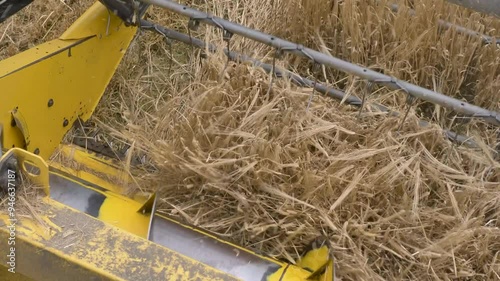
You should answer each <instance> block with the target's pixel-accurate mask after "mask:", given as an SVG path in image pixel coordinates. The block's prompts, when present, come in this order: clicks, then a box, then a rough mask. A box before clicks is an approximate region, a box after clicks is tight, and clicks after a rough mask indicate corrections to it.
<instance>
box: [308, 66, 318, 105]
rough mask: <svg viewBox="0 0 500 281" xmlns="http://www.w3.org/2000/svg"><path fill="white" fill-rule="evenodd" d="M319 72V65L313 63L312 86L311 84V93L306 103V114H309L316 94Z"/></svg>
mask: <svg viewBox="0 0 500 281" xmlns="http://www.w3.org/2000/svg"><path fill="white" fill-rule="evenodd" d="M320 70H321V64H319V63H316V62H314V65H313V75H314V84H313V89H312V93H311V95H310V96H309V101H308V102H307V107H306V112H309V107H311V103H312V100H313V97H314V93H315V92H316V85H317V84H318V72H319V71H320Z"/></svg>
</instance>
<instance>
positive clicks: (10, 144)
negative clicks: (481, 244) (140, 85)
mask: <svg viewBox="0 0 500 281" xmlns="http://www.w3.org/2000/svg"><path fill="white" fill-rule="evenodd" d="M29 2H31V1H19V2H18V1H0V7H2V10H0V11H2V13H0V14H2V18H1V20H0V22H1V21H3V20H4V19H5V18H6V17H7V16H8V15H10V14H13V13H14V12H16V11H18V10H20V9H21V8H22V7H23V6H24V5H27V4H29ZM102 2H103V3H105V4H106V6H105V5H103V4H102V3H100V2H97V3H95V4H94V5H93V6H92V7H91V8H90V9H88V10H87V11H86V12H85V14H83V15H82V16H81V17H80V18H79V19H78V20H77V21H76V22H75V23H74V24H73V25H72V26H71V27H70V28H69V29H68V30H67V31H66V32H65V33H64V34H62V35H61V36H60V37H59V38H58V39H56V40H53V41H50V42H46V43H44V44H41V45H38V46H36V47H34V48H31V49H29V50H27V51H25V52H23V53H20V54H18V55H16V56H13V57H11V58H8V59H6V60H3V61H1V62H0V89H1V92H0V125H1V126H0V135H1V136H2V137H1V138H0V140H1V143H0V146H1V147H2V153H1V154H0V155H1V160H0V186H1V188H2V196H3V198H4V200H5V202H6V204H5V206H4V209H3V210H2V212H1V215H0V218H1V220H0V223H1V224H2V227H1V231H0V253H1V254H2V257H3V258H2V267H1V268H2V270H1V273H0V280H51V281H52V280H249V281H264V280H269V281H287V280H333V261H332V260H331V259H330V256H331V255H330V253H329V248H328V246H327V245H326V244H325V243H321V241H317V243H316V244H317V245H316V246H314V247H312V248H311V250H310V251H308V252H307V253H306V254H305V255H304V256H303V258H302V259H301V260H300V262H299V263H298V264H295V265H293V264H288V263H285V262H281V261H278V260H275V259H272V258H269V257H265V256H262V255H259V254H256V253H254V252H252V251H250V250H247V249H244V248H242V247H239V246H237V245H233V244H231V243H228V242H226V241H224V240H221V239H219V238H217V237H216V236H214V235H212V234H210V233H207V232H206V231H203V230H201V229H197V228H196V227H194V226H190V225H185V224H182V223H180V222H178V221H176V220H174V219H172V218H169V217H166V216H162V215H159V214H157V213H156V212H155V207H156V197H155V194H143V195H141V196H135V197H134V198H129V197H126V196H124V195H123V194H124V190H125V188H126V187H127V185H128V184H129V181H130V179H129V178H128V174H127V173H126V172H125V171H122V170H121V169H120V168H118V166H117V165H115V164H114V162H113V161H112V160H110V159H105V158H104V157H102V156H100V155H97V154H94V153H91V152H88V151H87V150H85V149H83V148H81V147H78V146H74V145H61V144H60V143H61V141H62V139H63V137H64V136H65V134H66V133H67V132H68V131H69V130H70V128H72V126H73V124H74V123H75V122H80V121H85V120H87V119H88V118H89V117H90V116H91V115H92V113H93V111H94V109H95V107H96V106H97V104H98V102H99V100H100V98H101V96H102V95H103V93H104V91H105V89H106V87H107V85H108V83H109V81H110V80H111V78H112V76H113V74H114V72H115V70H116V68H117V66H118V65H119V63H120V61H121V60H122V58H123V56H124V54H125V53H126V51H127V48H128V47H129V44H130V42H131V41H132V39H133V38H134V36H135V34H136V31H137V27H136V26H134V23H135V21H134V20H131V21H130V22H126V21H125V22H124V20H123V18H120V17H119V16H117V14H120V13H123V10H120V9H121V8H123V7H126V6H124V4H123V3H122V2H121V1H102ZM9 3H10V4H9ZM2 5H3V6H2ZM16 5H17V6H16ZM5 7H7V8H5ZM108 8H109V9H110V10H111V11H113V13H109V12H108ZM146 8H147V5H140V6H139V7H138V9H137V11H135V12H138V13H139V14H141V13H143V12H144V11H145V9H146ZM125 12H126V11H125ZM56 151H57V153H58V154H59V157H58V159H59V158H61V157H62V158H64V159H65V160H64V161H62V162H64V163H62V162H57V161H55V160H51V161H49V159H50V158H51V156H53V155H54V153H55V152H56ZM61 155H62V156H61ZM68 163H71V165H68ZM28 182H29V183H30V184H31V185H27V183H28ZM23 188H24V190H25V191H26V189H34V190H39V191H40V192H42V193H43V196H41V199H37V202H36V205H37V213H40V214H41V215H40V216H39V217H37V218H28V217H26V216H19V215H17V212H18V211H19V210H18V206H19V205H20V203H22V202H19V200H20V199H19V198H18V196H17V193H18V192H20V191H21V190H22V189H23ZM34 190H28V191H34ZM31 203H32V204H35V202H31Z"/></svg>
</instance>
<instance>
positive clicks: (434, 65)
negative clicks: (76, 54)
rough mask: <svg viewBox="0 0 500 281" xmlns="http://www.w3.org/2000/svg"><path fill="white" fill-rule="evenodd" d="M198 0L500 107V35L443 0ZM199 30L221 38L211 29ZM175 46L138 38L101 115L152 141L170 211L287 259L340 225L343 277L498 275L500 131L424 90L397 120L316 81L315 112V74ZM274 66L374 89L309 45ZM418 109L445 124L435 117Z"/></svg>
mask: <svg viewBox="0 0 500 281" xmlns="http://www.w3.org/2000/svg"><path fill="white" fill-rule="evenodd" d="M195 2H196V3H192V2H190V3H189V4H192V5H195V6H196V7H198V8H200V9H202V10H207V11H211V12H213V13H214V14H216V15H224V16H226V17H228V18H229V19H231V20H233V21H236V22H239V23H242V24H244V25H246V26H249V27H252V28H255V29H260V30H264V31H266V32H270V33H273V34H275V35H278V36H281V37H284V38H287V39H289V40H292V41H295V42H300V43H302V44H304V45H307V46H309V47H313V48H316V49H320V50H322V51H324V52H326V53H330V54H332V55H334V56H337V57H341V58H343V59H347V60H350V61H353V62H356V63H360V64H364V65H367V66H369V67H371V68H374V69H377V70H379V71H382V72H384V73H386V74H389V75H393V76H396V77H398V78H401V79H406V80H409V81H411V82H413V83H415V84H418V85H421V86H424V87H428V88H431V89H434V90H436V91H440V92H443V93H446V94H448V95H451V96H454V97H456V98H460V99H464V100H467V101H469V102H471V103H474V104H477V105H480V106H483V107H487V108H489V109H492V110H497V111H498V110H499V105H500V95H499V92H500V69H499V62H500V48H497V47H495V46H484V45H482V44H481V42H480V40H477V39H474V38H468V37H465V36H462V35H459V34H457V33H456V32H454V31H452V30H448V31H439V30H438V28H437V25H436V22H437V20H438V19H443V20H448V21H451V22H453V23H458V24H460V25H463V26H466V27H468V28H471V29H474V30H478V31H482V32H484V33H486V34H488V35H491V36H500V33H499V31H498V30H500V21H498V20H495V19H493V18H490V17H485V16H482V15H479V14H477V13H473V12H470V11H466V10H464V9H461V8H458V7H455V6H451V5H449V4H445V3H444V2H443V1H435V0H425V1H415V3H414V8H415V10H416V11H417V15H416V16H410V15H409V13H408V12H407V11H406V10H404V9H403V10H402V11H401V12H400V13H397V14H395V13H393V12H391V11H390V10H389V9H388V8H387V7H386V6H384V5H382V4H384V3H385V2H386V1H354V0H345V1H330V0H315V1H310V0H287V1H284V0H275V1H271V0H239V1H220V0H213V1H195ZM377 3H378V4H377ZM80 4H81V3H80ZM80 4H79V5H80ZM399 4H401V6H404V3H403V2H402V1H399ZM51 5H53V6H54V9H56V8H57V9H59V11H64V12H67V11H68V9H69V8H67V7H65V6H64V5H62V4H61V3H60V2H58V1H51ZM71 7H72V8H74V9H76V8H75V7H76V4H72V5H71ZM37 8H41V7H40V6H35V7H33V8H30V9H31V10H27V11H26V12H25V14H30V13H31V15H34V14H36V13H35V12H36V9H37ZM79 8H82V7H79ZM80 11H81V9H80ZM41 13H43V15H45V16H47V14H48V13H49V12H48V11H45V12H41ZM72 15H73V14H72ZM74 15H78V13H77V12H74ZM39 17H40V16H39ZM149 17H150V19H152V20H153V21H156V22H159V23H162V24H165V25H168V26H169V27H173V28H177V29H179V30H182V31H185V30H186V29H185V28H186V25H187V21H186V19H183V18H181V17H179V16H175V15H172V14H170V13H168V12H165V11H161V10H159V9H152V10H150V12H149ZM17 20H19V18H18V19H17ZM15 21H16V19H14V22H15ZM54 26H57V27H58V28H59V27H60V26H58V25H57V24H56V25H54ZM15 28H17V27H15V26H11V27H8V28H7V29H5V28H4V35H5V34H7V35H8V36H9V38H14V37H15V36H14V35H19V34H11V33H12V30H14V29H15ZM51 32H52V31H50V32H49V33H46V34H52V33H51ZM40 34H43V32H41V33H40ZM193 34H195V33H193ZM7 35H5V36H7ZM56 35H57V34H56ZM195 35H196V36H198V37H200V38H204V39H205V40H206V41H207V42H211V43H214V44H217V45H218V46H219V47H220V48H222V47H223V46H225V45H224V43H223V42H222V40H221V34H220V33H218V32H216V31H214V29H213V28H209V27H208V28H204V27H203V28H201V29H200V30H199V31H198V32H196V34H195ZM19 38H21V39H19V40H25V38H23V37H22V36H21V35H20V37H19ZM12 41H13V42H17V41H16V40H14V39H13V40H12ZM32 43H34V42H31V41H30V43H29V44H32ZM0 44H7V45H9V46H15V47H19V46H18V45H15V44H11V43H9V42H7V43H5V39H4V40H3V41H0ZM13 48H14V47H13ZM232 48H234V50H238V51H242V52H245V53H247V54H249V55H252V56H254V57H256V58H260V59H265V60H266V61H271V59H270V58H269V56H270V54H272V53H273V52H274V51H273V50H271V49H269V48H267V47H263V46H261V45H259V44H256V43H252V42H249V41H248V40H245V39H241V38H238V37H235V38H234V39H233V41H232ZM173 50H174V52H173V55H172V57H173V60H172V62H170V60H169V57H170V53H169V47H168V45H166V44H165V42H164V41H163V39H162V38H161V37H160V36H157V35H154V34H146V33H144V34H142V35H140V36H139V37H138V39H137V40H136V41H135V42H134V43H133V44H132V47H131V49H130V50H129V52H128V54H127V57H126V59H125V61H124V62H123V63H122V65H121V66H120V69H119V71H118V73H117V75H116V76H115V78H114V79H113V82H112V83H111V85H110V87H109V89H108V92H107V93H106V95H105V96H104V97H103V99H102V101H101V104H100V106H99V108H98V110H97V112H96V115H95V118H94V121H95V123H96V124H97V127H98V130H100V132H101V137H102V138H107V139H108V140H111V139H112V140H113V142H114V143H118V144H119V145H118V146H121V144H128V145H132V147H133V151H134V153H136V154H138V155H146V162H147V163H146V166H147V167H148V168H149V170H148V171H150V170H151V168H152V169H153V170H154V172H151V171H150V172H142V173H140V172H137V179H138V181H139V182H140V183H141V184H142V188H143V189H150V190H156V191H158V192H159V193H160V195H161V198H162V200H161V206H160V211H161V212H164V213H167V214H169V215H173V216H176V217H178V218H180V219H182V220H185V221H187V222H189V223H193V224H195V225H197V226H201V227H203V228H205V229H208V230H210V231H213V232H215V233H217V234H219V235H221V236H223V237H225V238H227V239H229V240H231V241H234V242H237V243H240V244H242V245H245V246H247V247H251V248H253V249H256V250H258V251H260V252H262V253H266V254H269V255H272V256H275V257H278V258H284V259H288V260H290V261H293V260H295V259H296V258H297V257H298V255H299V254H300V252H301V249H302V247H303V246H304V245H305V244H307V243H308V242H309V241H310V240H312V239H313V238H315V237H316V236H320V235H323V236H326V237H328V238H329V239H330V241H331V244H332V245H333V251H334V253H333V254H334V257H335V259H336V265H337V275H338V277H339V278H342V280H417V279H418V280H420V279H423V280H452V279H453V280H499V279H500V256H499V255H500V254H499V253H500V239H499V238H500V228H499V227H500V221H499V215H500V208H499V206H500V205H499V204H500V164H499V162H498V159H497V160H495V157H496V155H495V151H494V148H495V145H496V142H498V140H497V134H498V130H497V129H496V128H491V127H488V126H485V125H484V124H481V123H480V122H479V121H476V120H472V121H470V120H468V119H465V120H466V121H457V120H464V119H463V118H456V117H457V116H455V115H454V114H453V113H450V112H448V111H446V110H445V109H443V108H439V107H437V106H434V105H429V104H426V103H423V102H419V104H418V106H417V107H415V108H413V109H412V110H411V111H410V114H409V117H408V118H407V120H406V122H405V123H404V124H403V126H401V128H400V129H399V126H400V123H401V121H402V120H401V118H394V117H389V116H386V115H383V114H380V113H376V112H369V111H365V112H364V113H363V114H362V115H361V117H358V111H357V109H356V108H352V107H350V106H346V105H344V104H341V103H339V102H338V101H333V100H330V99H328V98H325V97H321V96H319V95H316V96H315V97H314V99H313V103H312V105H311V107H310V108H309V109H308V110H307V109H306V106H307V102H308V99H309V96H310V94H311V92H312V91H311V89H304V88H299V87H296V86H294V85H293V84H291V83H290V82H289V81H286V80H275V82H274V84H273V88H272V91H270V92H269V93H268V88H269V84H270V83H269V81H270V78H269V76H268V75H267V74H265V73H264V72H263V71H262V70H261V69H258V68H254V67H252V66H250V65H249V64H245V63H244V64H234V63H229V64H228V66H227V68H225V64H226V59H225V57H224V56H223V55H222V53H218V54H211V55H209V56H208V58H206V59H204V60H201V63H200V60H199V59H198V58H197V56H196V55H195V54H196V52H193V50H192V49H191V48H190V47H186V46H183V45H180V44H178V45H175V46H174V48H173ZM2 55H4V54H2ZM278 65H279V66H280V67H286V68H289V69H295V70H296V71H297V72H299V73H301V74H302V75H304V76H308V77H310V78H312V77H313V75H316V77H317V78H318V79H319V80H321V81H324V82H327V83H329V85H330V86H336V87H339V88H342V89H343V90H344V91H346V92H347V93H348V94H351V95H357V96H361V95H362V91H363V89H364V84H363V82H362V81H359V80H357V79H354V78H353V77H346V76H345V75H343V74H342V73H339V72H336V71H333V70H330V69H326V68H323V69H321V71H320V72H318V73H312V72H311V65H310V64H308V63H307V62H306V61H305V60H300V59H296V58H294V57H288V56H287V57H284V58H282V59H281V60H279V61H278ZM224 69H225V71H224ZM312 79H314V78H312ZM405 99H406V98H405V96H404V95H403V94H402V93H401V92H391V91H387V90H386V89H378V90H377V91H376V92H375V93H373V94H372V95H370V96H369V97H368V103H372V102H381V103H384V104H386V105H388V106H390V107H391V108H393V109H395V110H399V111H403V110H404V108H405V103H404V101H405ZM418 118H423V119H426V120H430V121H432V122H433V124H435V125H433V126H431V127H428V128H421V127H419V126H418ZM450 124H451V126H452V127H453V128H454V129H455V130H458V131H460V133H462V134H469V135H473V136H475V137H476V141H478V143H479V144H480V146H481V148H480V149H475V150H472V149H468V148H465V147H461V146H456V145H453V144H452V143H451V142H450V141H448V140H447V139H446V138H444V137H443V135H442V132H441V130H442V128H448V127H449V126H450ZM144 171H147V170H144Z"/></svg>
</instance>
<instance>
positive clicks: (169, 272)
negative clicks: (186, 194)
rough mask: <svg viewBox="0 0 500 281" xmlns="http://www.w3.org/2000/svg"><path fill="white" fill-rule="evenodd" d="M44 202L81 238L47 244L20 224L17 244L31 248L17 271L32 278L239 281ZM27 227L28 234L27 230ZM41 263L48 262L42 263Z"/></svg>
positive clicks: (54, 238)
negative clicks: (43, 268)
mask: <svg viewBox="0 0 500 281" xmlns="http://www.w3.org/2000/svg"><path fill="white" fill-rule="evenodd" d="M44 201H45V202H46V203H47V204H42V206H41V209H42V210H43V211H44V212H45V213H50V214H52V216H51V220H52V223H54V224H57V225H58V226H59V227H60V228H61V229H64V231H65V232H67V231H69V230H71V229H74V230H75V233H76V234H75V237H71V236H70V237H65V235H64V233H65V232H57V233H56V234H54V235H51V236H50V237H46V239H33V236H32V235H27V234H26V233H29V232H30V231H31V225H32V224H33V223H34V222H32V221H31V220H29V219H26V218H23V219H22V220H19V222H18V224H17V225H16V226H17V230H18V233H17V236H16V240H17V241H16V244H17V243H20V240H22V241H23V242H24V243H27V245H28V247H25V248H22V249H19V251H21V252H19V251H18V252H17V256H18V263H19V266H17V271H18V272H20V273H22V274H24V275H26V276H28V277H35V279H37V280H56V279H57V280H73V279H71V278H72V277H74V276H75V275H76V274H78V273H79V272H81V271H82V270H86V271H89V272H90V273H91V274H92V275H94V276H100V277H103V278H104V279H105V280H108V279H109V280H193V279H195V280H201V281H205V280H207V281H208V280H221V281H222V280H228V281H232V280H237V279H236V278H234V277H232V276H230V275H228V274H225V273H223V272H220V271H218V270H216V269H214V268H211V267H209V266H206V265H204V264H201V263H199V262H197V261H195V260H193V259H191V258H189V257H186V256H183V255H181V254H179V253H176V252H174V251H172V250H169V249H167V248H165V247H162V246H160V245H157V244H155V243H152V242H150V241H147V240H146V239H142V238H140V237H137V236H135V235H132V234H130V233H128V232H125V231H121V230H119V229H118V228H115V227H113V226H110V225H107V224H104V223H103V222H101V221H100V220H97V219H94V218H92V217H90V216H87V215H85V214H82V213H80V212H78V211H76V210H74V209H71V208H68V207H66V206H64V205H62V204H60V203H58V202H55V201H53V200H51V199H46V200H44ZM27 227H28V228H29V231H22V230H23V229H26V228H27ZM5 235H8V233H7V230H6V228H5V227H2V228H1V230H0V237H5ZM73 238H76V239H73ZM68 239H69V240H68ZM2 244H5V243H2ZM2 247H6V246H5V245H0V250H1V251H3V250H6V249H2ZM42 258H43V259H45V260H44V261H43V262H42V260H40V259H42ZM28 264H31V266H28ZM43 264H50V266H52V267H54V270H52V271H46V272H43V274H45V276H44V277H43V278H42V277H41V276H40V274H42V272H39V270H40V269H39V268H37V267H39V266H41V265H43ZM22 265H24V266H22ZM68 265H69V266H68ZM77 280H81V278H77Z"/></svg>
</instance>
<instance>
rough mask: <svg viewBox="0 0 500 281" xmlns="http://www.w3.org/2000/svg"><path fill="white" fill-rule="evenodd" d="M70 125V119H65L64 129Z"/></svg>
mask: <svg viewBox="0 0 500 281" xmlns="http://www.w3.org/2000/svg"><path fill="white" fill-rule="evenodd" d="M68 124H69V121H68V119H66V118H65V119H64V122H63V127H66V126H68Z"/></svg>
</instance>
